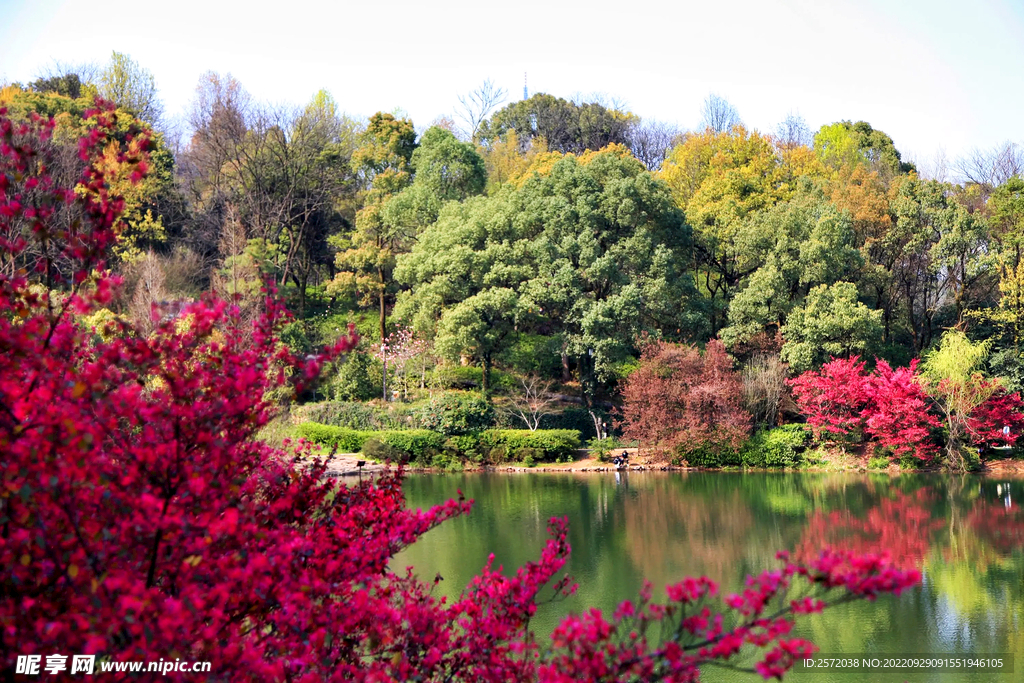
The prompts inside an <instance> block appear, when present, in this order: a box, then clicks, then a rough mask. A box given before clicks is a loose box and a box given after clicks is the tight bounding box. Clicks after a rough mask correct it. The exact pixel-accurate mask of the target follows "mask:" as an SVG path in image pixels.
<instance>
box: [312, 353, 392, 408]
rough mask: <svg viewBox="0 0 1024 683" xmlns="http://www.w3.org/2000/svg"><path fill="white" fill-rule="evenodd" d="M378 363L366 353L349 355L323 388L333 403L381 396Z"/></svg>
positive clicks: (365, 399)
mask: <svg viewBox="0 0 1024 683" xmlns="http://www.w3.org/2000/svg"><path fill="white" fill-rule="evenodd" d="M381 374H382V370H381V368H380V362H379V361H377V360H376V359H374V358H373V357H372V356H370V354H368V353H350V354H348V357H347V358H346V359H345V361H344V362H342V363H341V364H340V365H339V366H338V368H337V370H335V371H334V374H333V375H331V376H330V377H329V378H328V379H327V382H326V385H325V386H324V390H325V391H326V393H327V394H328V395H329V396H330V397H331V398H332V399H334V400H335V401H367V400H369V399H371V398H377V397H378V396H380V395H381Z"/></svg>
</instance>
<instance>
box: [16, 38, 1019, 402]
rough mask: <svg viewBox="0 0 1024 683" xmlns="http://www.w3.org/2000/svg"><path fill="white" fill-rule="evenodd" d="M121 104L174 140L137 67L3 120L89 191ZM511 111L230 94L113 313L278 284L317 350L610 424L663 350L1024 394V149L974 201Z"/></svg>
mask: <svg viewBox="0 0 1024 683" xmlns="http://www.w3.org/2000/svg"><path fill="white" fill-rule="evenodd" d="M96 96H100V97H103V98H106V99H108V100H111V101H113V102H114V103H115V104H116V105H117V106H118V107H119V115H120V116H123V117H124V118H125V120H126V121H132V122H139V121H142V122H144V123H149V124H154V125H155V126H156V129H157V130H158V131H159V130H163V129H164V128H165V126H163V125H162V124H161V120H160V116H161V114H160V107H159V103H158V101H157V96H156V90H155V85H154V80H153V77H152V75H151V74H149V73H148V72H147V71H146V70H145V69H144V68H142V67H141V66H139V65H138V64H136V63H134V62H133V61H132V60H131V59H130V58H128V57H126V56H124V55H119V54H117V53H115V55H114V57H113V59H112V61H111V63H110V64H109V65H107V66H106V67H104V68H102V69H91V70H89V69H86V70H81V69H79V70H78V71H70V70H65V71H64V72H62V73H54V74H50V75H48V77H46V78H40V79H38V80H36V81H34V82H32V83H29V84H11V85H8V86H6V87H4V88H3V89H2V90H0V106H4V107H7V108H8V109H9V110H10V112H11V113H13V114H14V115H15V116H20V117H28V116H30V115H31V114H32V113H38V114H40V115H43V116H47V117H51V116H52V117H56V118H57V121H58V127H57V134H56V135H55V137H54V141H53V144H67V145H68V150H69V151H68V154H67V165H68V169H69V170H68V171H67V172H70V169H73V168H74V167H75V166H76V164H80V163H81V161H80V160H78V159H77V157H76V156H75V154H74V153H73V152H74V148H73V145H74V144H76V143H75V141H76V140H77V138H78V136H79V135H80V134H81V133H82V132H83V130H85V129H87V128H88V127H89V121H88V120H83V119H82V118H81V115H82V113H83V112H84V111H85V110H86V109H87V108H88V107H89V106H90V105H91V103H92V101H93V98H94V97H96ZM503 104H504V94H503V93H502V92H501V91H500V89H497V88H495V87H494V86H493V85H492V84H490V83H487V84H485V85H484V87H482V88H480V89H478V90H477V91H475V92H474V93H472V94H471V95H469V96H467V97H465V98H462V100H461V109H460V113H461V119H462V120H461V122H459V123H457V122H456V121H455V119H454V118H452V117H442V118H440V119H438V120H437V121H435V122H434V123H433V124H432V125H431V126H430V127H428V128H427V129H426V130H423V131H422V132H420V133H418V132H417V129H416V128H415V127H414V125H413V122H412V121H411V120H409V119H408V118H406V117H404V116H403V115H401V114H400V113H377V114H374V115H373V116H372V117H370V118H369V119H368V120H361V119H356V118H353V117H350V116H347V115H345V114H343V113H342V110H341V108H340V106H339V105H338V103H337V102H335V100H334V99H332V97H331V96H330V95H329V94H327V93H326V92H324V91H321V92H319V93H317V94H316V95H315V96H314V97H313V98H312V99H311V100H310V102H309V103H308V104H307V105H305V106H304V107H300V108H297V109H289V108H284V107H271V106H268V105H265V104H261V103H259V102H256V101H254V100H253V99H252V98H251V97H250V96H249V95H248V94H247V93H246V92H245V90H244V89H243V87H242V85H241V84H240V83H238V82H237V81H235V80H234V79H233V78H231V77H230V76H219V75H217V74H213V73H210V74H206V75H204V76H203V77H202V78H201V79H200V83H199V85H198V87H197V90H196V96H195V99H194V101H193V103H192V105H191V107H190V109H189V114H188V122H187V124H188V133H187V135H184V136H181V137H180V138H179V139H169V138H168V136H167V135H165V134H163V133H157V134H156V136H155V139H156V145H155V148H154V149H153V150H152V151H151V155H150V163H149V167H150V168H149V174H148V177H147V179H146V180H145V182H144V183H143V184H142V185H139V186H131V187H129V184H128V183H125V184H124V187H123V188H122V189H123V191H124V193H125V200H126V221H125V223H126V224H125V226H124V228H123V230H122V231H121V234H120V237H119V242H118V245H117V246H116V248H115V253H116V255H117V262H116V263H114V264H112V265H113V267H115V268H116V269H117V270H118V271H119V272H120V273H121V274H122V275H123V276H124V277H125V280H126V286H125V288H124V293H123V295H122V296H121V298H120V299H119V300H116V301H115V302H114V303H113V304H112V306H111V309H112V313H114V314H117V315H127V316H132V317H134V318H135V319H136V321H137V322H138V324H139V325H140V326H141V327H142V328H143V329H145V328H146V326H147V325H151V324H152V323H151V317H150V315H149V312H150V310H151V309H152V306H153V304H158V305H164V306H168V307H170V309H173V307H174V302H176V301H180V300H182V299H189V298H196V297H198V296H200V295H201V293H202V292H203V291H207V290H210V289H213V290H215V291H217V292H219V293H222V294H225V295H235V294H237V295H239V296H240V298H241V301H242V303H243V308H246V309H247V310H250V311H255V310H257V309H258V308H259V306H260V305H261V297H260V295H259V290H260V287H261V285H262V282H263V281H264V280H265V279H271V280H273V281H274V283H275V285H276V286H277V288H278V289H279V291H280V292H282V293H283V294H284V295H285V296H286V297H287V298H288V300H289V301H290V303H291V307H292V309H293V310H294V311H295V312H296V314H297V317H298V322H296V323H295V324H294V325H293V326H292V327H291V328H290V330H289V331H288V332H287V333H286V338H287V339H288V340H289V341H290V342H291V343H292V344H293V345H296V346H299V347H303V346H307V347H309V348H312V347H313V346H315V345H316V344H319V343H322V342H324V341H327V340H328V339H329V338H330V337H331V336H332V335H335V336H336V334H337V333H338V331H339V330H343V329H344V324H345V323H346V322H348V321H350V320H351V321H356V322H357V323H358V324H359V325H360V329H361V330H362V331H363V332H364V336H365V337H366V338H367V341H368V343H371V342H378V343H379V342H380V341H381V340H383V339H385V338H386V337H387V336H388V334H389V333H392V332H393V331H394V330H395V329H396V324H400V325H401V326H403V328H405V329H406V330H411V331H412V333H413V335H414V336H415V337H416V338H417V339H418V340H420V342H422V344H423V346H421V347H419V348H420V352H421V353H423V354H426V355H429V356H430V357H431V359H432V360H431V363H433V362H435V360H436V361H438V362H442V363H443V362H458V361H460V360H461V361H462V362H463V363H473V364H476V365H478V366H479V367H480V368H481V369H482V374H481V383H482V384H483V388H484V390H485V391H486V390H488V389H489V388H490V386H489V384H490V382H489V380H490V378H491V376H492V371H493V370H494V369H496V368H501V369H505V370H510V371H514V372H516V373H518V374H526V373H533V374H536V375H539V376H542V377H549V378H552V379H558V380H561V381H563V382H565V383H567V384H571V385H576V383H578V387H579V395H580V396H581V397H582V401H583V402H584V405H585V407H589V406H591V405H593V404H594V403H595V402H599V401H601V400H606V399H607V398H608V397H609V396H610V395H611V392H612V391H613V389H614V387H615V385H616V382H617V381H618V380H619V379H621V378H623V377H625V376H627V375H628V374H629V373H630V372H631V371H632V370H633V369H634V368H635V367H636V365H637V359H638V357H639V352H640V348H641V346H642V345H643V339H644V338H645V337H646V338H659V339H663V340H666V341H676V342H690V343H698V344H703V343H705V342H707V341H708V340H711V339H720V340H721V341H722V342H723V343H724V345H725V348H726V349H727V350H728V352H729V353H730V354H731V355H732V356H733V357H735V358H737V359H739V360H740V361H747V360H749V359H753V358H755V357H758V358H761V357H765V356H777V357H778V358H779V359H780V360H781V361H782V362H785V363H787V364H788V365H789V368H790V370H791V371H792V372H801V371H805V370H809V369H812V368H816V367H820V366H821V365H822V364H823V363H824V362H826V361H828V360H829V358H830V357H833V356H837V357H849V356H852V355H859V356H861V357H865V358H875V357H877V358H880V359H884V360H886V361H887V362H889V363H891V364H893V365H895V366H902V365H906V364H908V363H909V362H910V360H911V359H913V358H915V357H918V356H920V355H921V354H922V353H923V352H925V351H926V350H927V349H929V348H930V347H932V346H933V345H935V344H936V342H937V340H938V338H939V337H940V336H941V334H942V332H943V331H944V330H946V329H950V328H956V329H958V330H961V331H965V332H966V333H967V334H968V336H969V337H971V338H973V339H975V340H979V339H985V340H990V347H989V351H990V354H989V367H988V368H987V369H986V371H987V372H989V373H990V374H992V375H994V376H999V377H1002V378H1004V384H1005V386H1006V387H1007V388H1008V389H1011V390H1016V389H1019V388H1020V387H1021V386H1022V384H1024V367H1022V363H1021V360H1020V347H1021V341H1022V333H1024V328H1022V322H1024V265H1022V263H1021V245H1022V243H1024V178H1022V176H1021V173H1022V171H1024V152H1022V150H1021V148H1020V147H1018V146H1016V145H1014V144H1007V145H1006V146H1005V147H1004V148H1002V149H1000V150H996V151H993V152H990V153H981V152H979V153H976V154H974V155H973V156H971V157H969V158H966V159H963V160H961V161H959V162H958V163H957V164H956V166H957V168H956V172H957V175H958V178H957V180H956V181H955V182H952V181H948V180H945V179H940V178H930V179H926V178H923V177H922V176H921V175H920V174H919V173H918V172H917V170H916V169H915V167H914V165H913V164H911V163H908V162H907V161H906V160H904V159H903V157H902V156H901V154H900V152H899V151H898V149H897V148H896V146H895V144H894V143H893V140H892V139H891V138H890V137H889V136H888V135H886V134H885V133H883V132H882V131H880V130H876V129H874V128H873V127H872V126H871V125H869V124H868V123H865V122H856V123H853V122H849V121H840V122H836V123H832V124H828V125H825V126H822V127H821V128H820V129H819V130H817V131H816V132H812V131H810V130H808V129H807V127H806V125H804V124H803V122H802V121H801V120H799V119H797V118H793V117H791V118H789V119H787V121H786V122H784V123H783V124H782V125H780V126H779V128H778V130H776V131H774V132H773V133H763V132H759V131H756V130H752V129H749V128H747V127H745V126H744V125H743V124H742V122H741V120H740V118H739V116H738V114H737V112H736V111H735V109H733V108H732V107H731V105H729V104H728V102H726V101H724V100H722V99H721V98H718V97H714V96H712V97H709V98H708V100H707V101H706V103H705V108H704V112H703V114H704V117H703V123H702V128H701V129H699V130H695V131H681V130H676V129H674V128H673V127H671V126H668V125H665V124H661V123H658V122H655V121H647V120H644V119H642V118H640V117H638V116H637V115H635V114H633V113H631V112H629V111H626V110H625V109H624V108H622V107H617V106H615V105H614V104H610V103H606V102H605V103H602V102H583V101H571V100H565V99H561V98H558V97H555V96H552V95H548V94H537V95H534V96H532V97H530V98H529V99H527V100H523V101H518V102H513V103H510V104H504V106H502V105H503ZM127 129H128V128H127V126H126V130H127ZM165 132H166V131H165ZM122 144H124V145H130V144H131V141H130V140H127V139H126V140H123V141H122ZM69 220H70V218H69ZM15 265H16V264H5V265H4V267H14V266H15ZM385 353H386V352H385ZM383 357H384V356H382V358H383ZM423 363H424V367H425V364H426V360H424V361H423ZM347 365H349V367H347V368H346V367H344V366H343V367H342V368H339V369H338V370H337V373H338V377H339V378H340V379H338V378H336V381H335V385H336V388H335V389H334V390H332V391H333V392H334V395H335V397H336V398H342V399H349V400H351V399H359V398H370V397H372V396H373V395H375V394H379V393H380V388H379V384H380V382H379V381H376V380H372V379H371V375H373V373H374V372H376V373H377V377H378V379H383V378H384V377H386V376H387V372H388V369H386V368H385V369H383V370H381V369H377V370H376V371H375V370H373V369H372V368H369V367H368V364H367V361H366V359H365V358H364V359H363V360H355V359H353V361H352V363H350V364H347ZM375 385H376V388H374V386H375ZM329 393H330V392H329Z"/></svg>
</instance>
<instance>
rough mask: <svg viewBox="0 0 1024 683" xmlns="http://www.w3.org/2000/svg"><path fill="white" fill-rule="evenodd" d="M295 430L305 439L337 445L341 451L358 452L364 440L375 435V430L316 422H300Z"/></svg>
mask: <svg viewBox="0 0 1024 683" xmlns="http://www.w3.org/2000/svg"><path fill="white" fill-rule="evenodd" d="M295 432H296V433H297V434H298V435H299V437H301V438H303V439H305V440H306V441H310V442H312V443H315V444H318V445H320V446H324V447H327V448H335V447H337V449H338V450H339V451H341V452H342V453H358V452H359V451H360V450H362V448H363V444H364V443H366V440H367V439H369V438H371V437H373V436H374V435H375V432H367V431H359V430H355V429H346V428H345V427H332V426H331V425H323V424H318V423H316V422H305V423H303V424H300V425H299V426H298V427H296V429H295Z"/></svg>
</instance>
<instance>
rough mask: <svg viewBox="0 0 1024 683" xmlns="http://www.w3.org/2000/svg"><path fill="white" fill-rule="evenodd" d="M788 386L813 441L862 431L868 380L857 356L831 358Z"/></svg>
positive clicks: (862, 362)
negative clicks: (805, 418) (812, 431)
mask: <svg viewBox="0 0 1024 683" xmlns="http://www.w3.org/2000/svg"><path fill="white" fill-rule="evenodd" d="M789 383H790V386H791V387H792V389H793V400H794V401H795V402H796V405H797V408H799V409H800V412H801V413H803V414H804V415H805V416H806V417H807V423H808V424H809V425H811V428H812V429H813V430H814V436H815V437H816V438H819V439H820V438H822V437H823V436H829V437H831V438H835V437H837V436H847V435H850V434H855V435H856V433H857V432H859V431H860V430H862V429H863V427H864V409H865V408H866V407H867V404H868V384H869V379H868V376H867V373H866V372H865V370H864V361H862V360H860V358H859V357H858V356H852V357H850V358H833V359H832V360H831V361H829V362H828V363H825V364H824V365H822V366H821V369H820V370H817V371H815V370H808V371H807V372H805V373H803V374H801V375H800V376H799V377H796V378H794V379H792V380H790V382H789Z"/></svg>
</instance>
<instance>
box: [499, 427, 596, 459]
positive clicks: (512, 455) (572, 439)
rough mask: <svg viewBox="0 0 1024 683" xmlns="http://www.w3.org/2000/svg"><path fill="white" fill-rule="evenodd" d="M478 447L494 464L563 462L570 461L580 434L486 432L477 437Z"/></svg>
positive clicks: (523, 431)
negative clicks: (505, 462)
mask: <svg viewBox="0 0 1024 683" xmlns="http://www.w3.org/2000/svg"><path fill="white" fill-rule="evenodd" d="M480 444H481V446H482V448H483V449H484V450H485V451H486V452H487V453H488V454H489V455H490V459H491V460H492V462H498V460H497V457H501V458H502V459H506V460H512V461H519V460H523V459H524V458H526V457H532V458H534V459H535V460H555V461H558V462H563V461H569V460H572V456H573V453H574V452H575V451H576V449H578V448H579V447H580V433H579V432H578V431H576V430H574V429H538V430H537V431H535V432H531V431H530V430H528V429H489V430H487V431H485V432H483V433H482V434H481V435H480Z"/></svg>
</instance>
